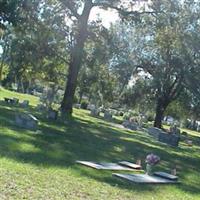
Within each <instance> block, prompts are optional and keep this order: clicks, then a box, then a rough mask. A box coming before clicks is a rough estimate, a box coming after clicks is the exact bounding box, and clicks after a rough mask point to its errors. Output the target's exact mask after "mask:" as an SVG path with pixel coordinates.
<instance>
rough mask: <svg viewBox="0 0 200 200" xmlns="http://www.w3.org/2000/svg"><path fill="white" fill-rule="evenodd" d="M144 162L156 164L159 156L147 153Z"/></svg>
mask: <svg viewBox="0 0 200 200" xmlns="http://www.w3.org/2000/svg"><path fill="white" fill-rule="evenodd" d="M145 162H146V163H147V164H149V165H156V164H158V163H159V162H160V157H159V156H157V155H154V154H152V153H151V154H149V155H147V157H146V160H145Z"/></svg>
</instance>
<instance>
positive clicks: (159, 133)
mask: <svg viewBox="0 0 200 200" xmlns="http://www.w3.org/2000/svg"><path fill="white" fill-rule="evenodd" d="M147 132H148V133H149V135H151V136H153V137H154V138H155V139H156V140H158V141H159V142H163V143H166V144H168V145H170V146H174V147H178V145H179V141H180V132H179V131H177V132H169V133H167V132H165V131H163V130H162V129H159V128H156V127H151V128H148V129H147Z"/></svg>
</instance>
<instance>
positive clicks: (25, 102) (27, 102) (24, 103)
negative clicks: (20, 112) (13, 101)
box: [21, 100, 29, 108]
mask: <svg viewBox="0 0 200 200" xmlns="http://www.w3.org/2000/svg"><path fill="white" fill-rule="evenodd" d="M28 105H29V101H28V100H24V101H23V102H22V103H21V106H22V107H23V108H27V107H28Z"/></svg>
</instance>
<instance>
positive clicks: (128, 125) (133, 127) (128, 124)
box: [122, 120, 139, 131]
mask: <svg viewBox="0 0 200 200" xmlns="http://www.w3.org/2000/svg"><path fill="white" fill-rule="evenodd" d="M122 125H123V126H124V127H125V128H128V129H131V130H133V131H136V130H138V129H139V125H138V124H137V123H135V122H131V121H129V120H125V121H124V122H123V123H122Z"/></svg>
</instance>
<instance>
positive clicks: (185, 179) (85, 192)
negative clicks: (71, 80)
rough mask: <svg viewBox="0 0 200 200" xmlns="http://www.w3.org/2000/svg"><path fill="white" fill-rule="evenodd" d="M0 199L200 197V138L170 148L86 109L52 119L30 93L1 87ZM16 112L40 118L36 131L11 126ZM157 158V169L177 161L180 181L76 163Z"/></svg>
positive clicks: (196, 199) (179, 199)
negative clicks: (130, 176) (136, 179)
mask: <svg viewBox="0 0 200 200" xmlns="http://www.w3.org/2000/svg"><path fill="white" fill-rule="evenodd" d="M3 97H19V98H20V99H21V100H23V99H28V100H30V101H31V106H30V107H29V108H28V109H26V110H24V109H22V108H20V107H19V106H9V105H7V104H6V103H5V102H4V101H3ZM0 100H1V101H0V199H1V200H4V199H5V200H7V199H20V200H21V199H45V200H47V199H52V200H54V199H58V200H62V199H92V200H93V199H108V200H110V199H111V200H112V199H113V200H115V199H118V200H124V199H125V200H126V199H130V200H159V199H162V200H165V199H166V200H173V199H175V200H199V199H200V138H199V133H195V134H193V135H191V138H192V140H193V141H194V145H193V146H192V147H188V146H186V145H184V143H181V144H180V147H179V148H172V147H169V146H167V145H164V144H161V143H158V142H156V141H154V140H153V138H151V137H149V136H148V135H147V134H146V133H143V132H135V131H127V130H125V129H120V128H117V127H115V126H114V125H113V123H109V122H106V121H104V120H103V119H101V118H93V117H91V116H90V115H89V113H88V111H84V110H75V112H74V114H73V118H69V119H68V120H66V121H65V122H61V121H57V122H51V121H48V120H47V119H46V118H45V115H43V114H42V113H39V112H38V111H37V110H36V109H35V107H34V106H35V105H36V104H37V103H38V99H37V98H36V97H33V96H29V95H23V94H18V93H13V92H10V91H7V90H0ZM15 112H31V113H32V114H34V115H35V116H36V117H37V118H38V119H39V121H40V125H39V131H37V132H32V131H28V130H25V129H21V128H18V127H16V126H15V125H14V114H15ZM151 152H152V153H155V154H157V155H159V156H160V157H161V162H160V164H159V165H158V166H156V170H163V171H168V172H169V171H170V168H171V167H172V166H174V165H175V164H176V165H178V175H179V177H180V181H181V184H179V185H137V184H130V183H128V182H125V181H121V180H118V179H116V178H114V177H112V172H108V171H97V170H94V169H91V168H87V167H84V166H80V165H77V164H75V161H76V160H93V161H108V162H118V161H121V160H128V161H135V160H136V159H138V158H140V159H142V160H143V163H142V164H143V167H144V166H145V164H144V159H145V157H146V155H147V154H148V153H151Z"/></svg>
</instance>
